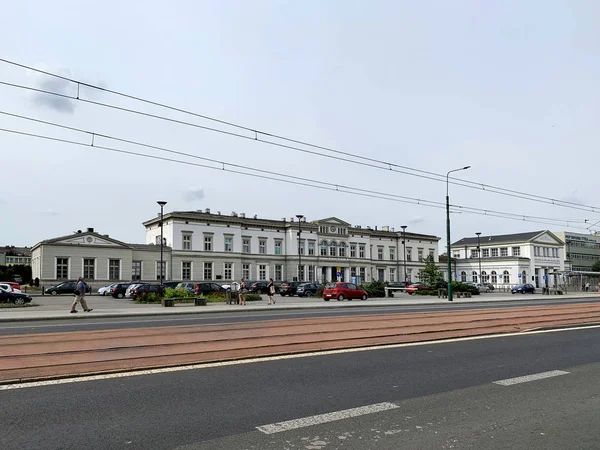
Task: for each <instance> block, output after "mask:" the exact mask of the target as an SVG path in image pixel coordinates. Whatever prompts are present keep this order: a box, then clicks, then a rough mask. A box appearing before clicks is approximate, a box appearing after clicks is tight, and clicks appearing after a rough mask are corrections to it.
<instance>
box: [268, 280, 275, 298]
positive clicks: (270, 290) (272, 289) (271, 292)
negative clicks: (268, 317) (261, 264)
mask: <svg viewBox="0 0 600 450" xmlns="http://www.w3.org/2000/svg"><path fill="white" fill-rule="evenodd" d="M273 295H275V285H274V284H273V278H269V284H267V297H269V305H270V304H271V303H272V304H273V305H274V304H275V299H274V298H273Z"/></svg>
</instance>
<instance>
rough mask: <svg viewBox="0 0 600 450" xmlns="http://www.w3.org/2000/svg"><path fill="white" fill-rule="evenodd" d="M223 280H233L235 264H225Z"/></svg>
mask: <svg viewBox="0 0 600 450" xmlns="http://www.w3.org/2000/svg"><path fill="white" fill-rule="evenodd" d="M223 278H224V279H225V280H233V263H225V264H223Z"/></svg>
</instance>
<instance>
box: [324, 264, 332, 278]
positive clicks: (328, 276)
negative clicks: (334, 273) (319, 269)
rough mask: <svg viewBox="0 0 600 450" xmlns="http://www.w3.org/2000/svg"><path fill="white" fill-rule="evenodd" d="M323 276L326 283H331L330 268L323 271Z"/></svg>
mask: <svg viewBox="0 0 600 450" xmlns="http://www.w3.org/2000/svg"><path fill="white" fill-rule="evenodd" d="M325 275H326V278H327V279H326V280H325V281H327V282H331V281H333V278H332V277H331V266H327V268H326V271H325Z"/></svg>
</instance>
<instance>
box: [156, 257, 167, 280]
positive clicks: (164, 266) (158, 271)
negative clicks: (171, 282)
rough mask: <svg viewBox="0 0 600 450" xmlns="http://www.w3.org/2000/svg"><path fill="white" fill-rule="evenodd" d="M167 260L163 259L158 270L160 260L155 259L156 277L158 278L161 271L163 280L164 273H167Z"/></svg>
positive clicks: (164, 277)
mask: <svg viewBox="0 0 600 450" xmlns="http://www.w3.org/2000/svg"><path fill="white" fill-rule="evenodd" d="M166 268H167V262H166V261H163V263H162V271H161V270H160V269H161V267H160V261H156V279H157V280H160V279H161V278H160V274H161V273H162V279H163V280H165V279H166V275H167V270H166Z"/></svg>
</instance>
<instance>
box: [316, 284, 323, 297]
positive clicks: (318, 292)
mask: <svg viewBox="0 0 600 450" xmlns="http://www.w3.org/2000/svg"><path fill="white" fill-rule="evenodd" d="M324 290H325V285H324V284H321V285H319V289H317V293H316V294H315V297H318V298H323V291H324Z"/></svg>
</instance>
